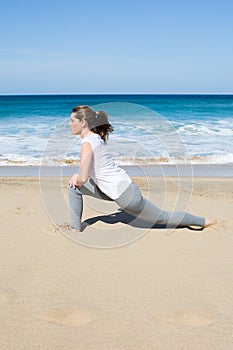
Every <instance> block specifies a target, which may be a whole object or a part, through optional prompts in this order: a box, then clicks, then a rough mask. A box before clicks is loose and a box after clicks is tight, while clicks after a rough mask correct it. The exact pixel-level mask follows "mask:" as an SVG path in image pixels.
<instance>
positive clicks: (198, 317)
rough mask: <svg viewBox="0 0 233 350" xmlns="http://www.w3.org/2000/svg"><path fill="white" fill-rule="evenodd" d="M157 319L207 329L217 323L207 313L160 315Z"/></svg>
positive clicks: (186, 311) (183, 312)
mask: <svg viewBox="0 0 233 350" xmlns="http://www.w3.org/2000/svg"><path fill="white" fill-rule="evenodd" d="M156 319H157V320H159V321H162V322H166V323H172V324H177V325H181V326H186V327H206V326H209V325H211V324H213V323H215V322H216V320H215V319H214V318H213V317H212V316H211V315H210V314H208V313H207V312H204V311H191V310H190V311H188V310H179V311H173V312H164V313H160V314H158V315H157V316H156Z"/></svg>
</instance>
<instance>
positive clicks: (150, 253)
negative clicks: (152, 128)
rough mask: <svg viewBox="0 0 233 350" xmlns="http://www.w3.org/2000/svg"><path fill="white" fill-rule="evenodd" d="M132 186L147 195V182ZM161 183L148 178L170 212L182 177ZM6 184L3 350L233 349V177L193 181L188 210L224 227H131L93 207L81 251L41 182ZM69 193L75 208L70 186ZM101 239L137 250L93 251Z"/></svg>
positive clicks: (0, 289) (0, 302)
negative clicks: (49, 205) (113, 238)
mask: <svg viewBox="0 0 233 350" xmlns="http://www.w3.org/2000/svg"><path fill="white" fill-rule="evenodd" d="M134 180H135V182H136V183H137V184H138V185H139V187H140V188H141V190H142V192H143V194H144V195H148V183H147V181H146V179H144V178H139V177H138V178H134ZM161 181H162V180H161V179H160V178H156V177H154V178H150V181H149V184H150V186H149V187H150V191H149V197H150V199H151V200H152V201H154V202H155V203H156V204H159V205H161V204H163V205H164V206H165V208H166V209H169V210H170V209H171V208H172V207H173V205H174V204H176V203H177V189H178V183H177V179H176V178H172V177H171V178H169V179H168V180H167V182H166V186H164V184H163V183H162V182H161ZM0 183H1V189H0V191H1V197H0V198H1V199H0V200H1V214H0V215H1V245H0V250H1V265H0V277H1V281H0V307H1V313H0V335H1V337H0V342H1V344H0V348H1V350H16V349H17V350H20V349H22V350H25V349H33V350H45V349H49V350H64V349H69V350H120V349H122V350H143V349H145V350H149V349H153V350H154V349H159V350H160V349H161V350H176V349H177V350H178V349H179V350H180V349H185V350H186V349H188V350H197V349H198V350H202V349H203V350H204V349H205V350H206V349H211V350H215V349H216V350H230V349H232V348H233V337H232V334H233V315H232V308H233V284H232V280H233V270H232V266H233V254H232V246H233V218H232V205H233V178H194V179H193V189H192V193H191V196H190V195H189V196H187V210H188V211H189V212H192V213H194V214H197V215H202V216H207V217H210V218H216V219H217V220H218V225H217V226H216V227H213V228H208V229H206V230H204V231H192V230H189V229H187V228H182V229H176V230H173V231H172V232H169V233H168V232H167V230H166V229H163V228H150V227H149V228H148V227H145V226H143V225H141V226H140V225H137V223H135V222H134V223H133V224H132V222H131V221H130V222H127V221H126V220H124V217H123V216H122V214H121V213H119V214H117V212H116V210H117V208H114V207H112V206H109V205H107V204H106V203H102V204H101V205H99V206H100V210H99V211H97V210H96V208H97V207H96V204H95V203H94V202H93V201H94V200H91V199H88V202H87V205H86V207H85V210H84V219H86V220H87V221H88V223H89V226H88V227H87V228H86V230H84V232H83V233H81V235H82V236H80V237H81V238H80V243H81V244H79V242H75V241H74V240H72V239H69V238H67V237H66V236H65V235H64V234H63V233H61V232H60V230H59V226H55V225H54V223H53V222H52V221H51V217H52V218H53V214H51V212H50V209H49V212H46V210H45V209H46V208H45V203H43V201H42V198H41V183H39V180H38V178H37V177H1V178H0ZM161 183H162V185H161ZM43 186H45V184H44V185H43ZM45 187H46V186H45ZM45 187H43V188H45ZM61 187H62V191H63V193H64V198H65V199H64V203H67V202H66V191H67V178H64V179H63V180H62V184H61ZM187 188H188V189H189V190H190V186H188V187H187ZM52 189H53V188H52ZM51 191H52V190H51ZM42 192H43V191H42ZM185 192H186V190H182V191H181V194H182V196H183V195H185ZM45 193H49V192H45ZM164 193H165V194H164ZM182 196H181V198H183V197H182ZM189 197H190V198H189ZM189 199H190V200H189ZM178 204H179V203H178ZM54 206H55V207H56V206H57V207H58V206H59V204H58V203H57V202H54ZM98 208H99V207H98ZM47 209H48V208H47ZM105 211H106V215H105V214H104V212H105ZM112 211H113V213H115V215H111V214H112ZM50 214H51V215H50ZM65 215H66V214H65ZM97 217H98V218H97ZM62 220H63V218H61V221H62ZM65 223H66V222H64V225H63V226H61V227H64V226H65ZM61 224H62V222H61ZM102 232H104V233H105V235H106V236H110V237H111V235H113V236H114V235H115V236H117V237H119V235H121V236H122V237H129V239H128V243H130V242H131V241H133V240H134V242H132V243H131V244H126V243H127V240H126V241H122V242H123V243H122V245H123V246H122V247H119V248H116V249H93V248H90V247H88V246H85V244H87V242H85V239H86V238H85V237H90V235H91V237H92V238H91V239H92V242H94V244H96V245H97V246H99V245H100V244H101V243H100V241H98V238H99V237H100V235H101V234H102ZM116 233H117V234H116ZM118 233H119V235H118ZM134 235H135V236H134ZM106 236H105V237H106ZM93 237H94V239H95V238H96V241H93ZM105 237H104V236H103V240H104V239H105ZM138 238H140V239H138ZM82 240H83V242H84V243H83V242H82ZM82 243H83V244H82ZM103 246H104V242H103Z"/></svg>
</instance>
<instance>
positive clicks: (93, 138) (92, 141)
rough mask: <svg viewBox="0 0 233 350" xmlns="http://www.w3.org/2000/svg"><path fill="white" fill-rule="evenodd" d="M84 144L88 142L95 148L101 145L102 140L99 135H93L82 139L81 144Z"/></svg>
mask: <svg viewBox="0 0 233 350" xmlns="http://www.w3.org/2000/svg"><path fill="white" fill-rule="evenodd" d="M84 142H88V143H90V144H91V145H92V146H95V147H96V146H97V145H99V144H102V143H103V140H102V139H101V137H100V135H99V134H96V133H93V134H91V135H88V136H86V137H84V138H83V139H82V141H81V143H82V144H83V143H84Z"/></svg>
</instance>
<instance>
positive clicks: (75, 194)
mask: <svg viewBox="0 0 233 350" xmlns="http://www.w3.org/2000/svg"><path fill="white" fill-rule="evenodd" d="M83 195H89V196H92V197H95V198H99V199H104V200H108V201H113V200H112V199H111V198H109V197H108V196H107V195H105V194H104V193H103V192H102V191H101V190H100V189H99V188H98V186H97V185H96V184H95V183H94V181H93V180H92V179H89V180H88V181H87V182H86V183H85V184H84V185H83V186H81V187H76V188H73V187H70V186H69V202H70V213H71V227H72V228H73V229H76V230H81V218H82V212H83V198H82V196H83ZM115 202H116V203H117V204H118V205H119V206H120V207H121V208H122V209H124V211H125V212H127V213H129V214H131V215H133V216H135V217H137V218H138V219H141V220H143V221H147V222H150V223H152V224H162V225H169V226H173V227H177V226H181V227H187V226H200V227H204V223H205V219H204V218H203V217H200V216H195V215H192V214H189V213H186V212H169V211H165V210H162V209H160V208H158V207H156V206H155V205H154V204H153V203H151V202H150V201H148V200H147V199H145V198H144V197H143V196H142V194H141V192H140V190H139V188H138V187H137V185H135V183H134V182H132V183H131V184H130V185H129V187H128V188H127V189H126V190H125V191H124V192H123V194H122V195H121V196H120V197H119V198H117V199H116V200H115Z"/></svg>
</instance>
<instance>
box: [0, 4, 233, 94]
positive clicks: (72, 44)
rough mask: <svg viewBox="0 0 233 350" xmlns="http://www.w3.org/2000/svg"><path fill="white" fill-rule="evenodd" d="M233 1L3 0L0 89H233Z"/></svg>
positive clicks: (22, 91) (19, 91) (13, 91)
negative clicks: (35, 0) (36, 0)
mask: <svg viewBox="0 0 233 350" xmlns="http://www.w3.org/2000/svg"><path fill="white" fill-rule="evenodd" d="M232 13H233V2H232V1H231V0H229V1H227V0H222V1H215V0H212V1H210V0H206V1H205V0H202V1H200V0H195V1H194V0H193V1H192V2H189V1H187V0H186V1H182V0H173V1H171V0H164V1H162V0H158V1H156V0H144V1H137V0H134V1H133V0H132V1H131V0H125V1H122V0H117V1H114V2H111V1H110V0H109V1H105V0H98V1H93V0H89V1H79V0H76V1H69V0H67V1H63V0H62V1H61V0H58V1H56V2H55V1H54V2H52V1H48V0H47V1H45V0H40V1H38V2H34V1H31V0H30V1H25V0H20V1H18V0H17V1H16V0H14V1H12V0H8V1H5V2H4V3H3V1H1V3H0V23H1V24H0V25H1V33H2V35H1V38H0V94H30V93H32V94H34V93H233V43H232V37H233V21H232Z"/></svg>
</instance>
